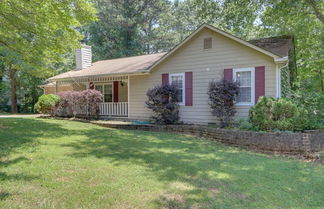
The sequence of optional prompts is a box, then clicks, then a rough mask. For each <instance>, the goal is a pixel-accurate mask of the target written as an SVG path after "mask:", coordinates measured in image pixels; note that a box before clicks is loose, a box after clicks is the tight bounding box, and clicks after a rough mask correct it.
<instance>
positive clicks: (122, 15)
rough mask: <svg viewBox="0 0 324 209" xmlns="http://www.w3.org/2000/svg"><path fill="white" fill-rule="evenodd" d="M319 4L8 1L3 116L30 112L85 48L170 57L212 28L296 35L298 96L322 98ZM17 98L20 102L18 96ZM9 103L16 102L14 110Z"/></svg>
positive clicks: (245, 34) (3, 16) (249, 34)
mask: <svg viewBox="0 0 324 209" xmlns="http://www.w3.org/2000/svg"><path fill="white" fill-rule="evenodd" d="M323 11H324V2H323V1H320V0H298V1H296V0H281V1H278V0H253V1H251V0H182V1H179V0H174V1H168V0H94V1H89V0H67V1H56V0H48V1H46V2H44V1H41V0H33V1H24V0H4V1H1V2H0V23H1V27H0V95H1V97H0V111H1V110H6V111H10V110H13V111H15V110H16V109H15V108H16V107H15V101H18V106H19V111H21V112H32V111H33V106H34V104H35V102H36V100H37V98H38V96H39V95H40V94H41V93H42V91H41V89H40V88H38V87H37V86H38V85H40V84H42V83H43V82H44V80H45V78H47V77H49V76H51V75H54V74H58V73H61V72H64V71H67V70H71V69H73V68H74V57H73V49H74V48H75V47H78V46H79V45H78V44H79V41H81V40H82V41H83V42H85V43H86V44H88V45H91V46H92V47H93V48H92V49H93V61H97V60H102V59H110V58H118V57H125V56H134V55H141V54H150V53H157V52H162V51H168V50H169V49H171V48H172V47H174V46H175V45H176V44H178V43H179V42H180V41H181V40H183V39H184V38H185V37H186V36H187V35H188V34H190V33H191V32H192V31H193V30H195V29H196V28H197V27H198V26H199V25H201V24H203V23H208V24H211V25H214V26H216V27H218V28H221V29H223V30H225V31H227V32H230V33H232V34H234V35H236V36H238V37H240V38H242V39H245V40H249V39H256V38H260V37H269V36H278V35H294V40H295V45H296V46H295V47H296V57H297V72H296V73H295V77H294V85H293V88H294V89H299V90H301V91H304V92H324V84H323V79H324V69H323V68H324V47H323V46H324V14H323ZM15 95H16V97H15ZM10 101H13V102H12V103H13V105H11V106H12V107H10V103H11V102H10Z"/></svg>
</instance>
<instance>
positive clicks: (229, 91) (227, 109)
mask: <svg viewBox="0 0 324 209" xmlns="http://www.w3.org/2000/svg"><path fill="white" fill-rule="evenodd" d="M238 93H239V84H238V83H237V82H233V81H227V80H225V79H223V80H221V81H218V82H215V81H212V82H210V83H209V89H208V93H207V94H208V96H209V100H210V102H209V105H210V107H211V109H212V113H213V115H214V116H216V117H218V119H219V121H220V125H221V127H222V128H224V127H227V126H230V125H232V124H233V116H234V115H235V112H236V111H235V108H234V100H235V97H236V96H237V95H238Z"/></svg>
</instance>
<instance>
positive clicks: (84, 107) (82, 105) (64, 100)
mask: <svg viewBox="0 0 324 209" xmlns="http://www.w3.org/2000/svg"><path fill="white" fill-rule="evenodd" d="M58 95H59V96H60V102H59V104H58V107H57V109H56V111H55V114H56V115H57V116H66V117H71V116H74V117H75V116H76V114H77V112H78V111H81V112H83V113H86V116H87V117H94V118H97V117H98V113H99V103H100V102H102V100H103V99H102V94H101V92H100V91H97V90H93V89H88V90H84V91H64V92H60V93H59V94H58Z"/></svg>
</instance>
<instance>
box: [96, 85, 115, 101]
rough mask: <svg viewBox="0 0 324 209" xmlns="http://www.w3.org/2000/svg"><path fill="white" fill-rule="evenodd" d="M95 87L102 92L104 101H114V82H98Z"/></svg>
mask: <svg viewBox="0 0 324 209" xmlns="http://www.w3.org/2000/svg"><path fill="white" fill-rule="evenodd" d="M95 89H96V90H97V91H100V92H101V93H102V95H103V101H104V102H113V87H112V84H96V85H95Z"/></svg>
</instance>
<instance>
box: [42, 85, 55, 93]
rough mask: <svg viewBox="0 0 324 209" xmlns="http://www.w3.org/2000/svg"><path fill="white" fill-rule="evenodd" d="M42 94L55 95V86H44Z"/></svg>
mask: <svg viewBox="0 0 324 209" xmlns="http://www.w3.org/2000/svg"><path fill="white" fill-rule="evenodd" d="M43 89H44V94H55V86H45V87H44V88H43Z"/></svg>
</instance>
